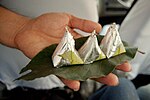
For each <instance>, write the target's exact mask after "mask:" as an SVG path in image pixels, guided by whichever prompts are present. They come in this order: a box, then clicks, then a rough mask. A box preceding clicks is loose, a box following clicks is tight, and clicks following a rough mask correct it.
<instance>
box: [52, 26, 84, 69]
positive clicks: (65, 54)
mask: <svg viewBox="0 0 150 100" xmlns="http://www.w3.org/2000/svg"><path fill="white" fill-rule="evenodd" d="M52 60H53V65H54V67H61V66H63V65H73V64H83V61H82V59H81V58H80V56H79V54H78V52H77V51H76V49H75V41H74V39H73V36H72V35H71V33H70V32H69V30H68V27H66V31H65V34H64V36H63V38H62V40H61V41H60V43H59V44H58V46H57V47H56V49H55V51H54V53H53V55H52Z"/></svg>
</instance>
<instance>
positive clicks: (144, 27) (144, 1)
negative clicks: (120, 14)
mask: <svg viewBox="0 0 150 100" xmlns="http://www.w3.org/2000/svg"><path fill="white" fill-rule="evenodd" d="M149 4H150V0H138V1H137V2H136V4H135V5H134V6H133V8H132V9H131V11H130V12H129V13H128V15H127V16H126V18H125V19H124V21H123V23H122V24H121V27H120V34H121V38H122V39H123V40H125V41H128V42H129V43H130V44H132V45H133V46H137V47H138V48H139V50H141V51H144V52H146V54H145V55H142V54H140V53H137V55H136V57H135V59H134V60H133V61H132V62H131V64H132V67H133V70H132V72H130V73H129V77H130V78H134V77H136V75H137V74H139V73H144V74H150V67H149V66H150V46H149V44H148V43H150V6H149Z"/></svg>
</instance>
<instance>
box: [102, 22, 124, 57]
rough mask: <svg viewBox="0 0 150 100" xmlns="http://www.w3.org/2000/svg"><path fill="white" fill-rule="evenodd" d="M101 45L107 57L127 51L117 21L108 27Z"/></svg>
mask: <svg viewBox="0 0 150 100" xmlns="http://www.w3.org/2000/svg"><path fill="white" fill-rule="evenodd" d="M100 47H101V49H102V51H103V52H104V54H105V55H106V56H107V58H110V57H112V56H115V55H118V54H121V53H124V52H126V50H125V47H124V45H123V43H122V41H121V38H120V35H119V32H118V29H117V27H116V24H115V23H113V24H112V25H110V27H109V28H108V30H107V33H106V35H105V36H104V38H103V39H102V41H101V43H100Z"/></svg>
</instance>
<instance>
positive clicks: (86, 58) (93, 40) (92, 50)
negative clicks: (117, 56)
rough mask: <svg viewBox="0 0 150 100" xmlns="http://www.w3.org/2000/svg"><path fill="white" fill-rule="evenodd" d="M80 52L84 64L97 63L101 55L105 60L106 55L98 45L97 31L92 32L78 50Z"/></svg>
mask: <svg viewBox="0 0 150 100" xmlns="http://www.w3.org/2000/svg"><path fill="white" fill-rule="evenodd" d="M78 52H79V55H80V57H81V59H82V60H83V62H84V64H89V63H92V62H93V61H96V60H97V59H98V58H99V57H100V55H102V57H103V58H105V55H104V54H103V52H102V51H101V49H100V47H99V45H98V40H97V37H96V33H95V30H94V31H93V32H92V34H91V35H90V36H89V38H88V39H87V41H86V42H85V43H84V44H83V46H82V47H81V48H80V49H79V50H78ZM98 60H99V59H98Z"/></svg>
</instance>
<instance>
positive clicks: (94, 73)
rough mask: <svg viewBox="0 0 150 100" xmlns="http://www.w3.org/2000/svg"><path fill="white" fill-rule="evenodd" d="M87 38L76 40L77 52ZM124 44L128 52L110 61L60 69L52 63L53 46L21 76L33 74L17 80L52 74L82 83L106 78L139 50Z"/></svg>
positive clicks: (99, 38) (37, 56)
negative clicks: (87, 80) (89, 79)
mask: <svg viewBox="0 0 150 100" xmlns="http://www.w3.org/2000/svg"><path fill="white" fill-rule="evenodd" d="M87 38H88V37H83V38H79V39H76V40H75V44H76V49H77V50H78V49H79V48H80V47H81V46H82V45H83V44H84V42H85V41H86V39H87ZM97 38H98V41H101V40H102V38H103V36H97ZM123 43H124V46H125V49H126V52H125V53H122V54H120V55H117V56H114V57H111V58H109V59H107V58H105V59H102V60H99V61H95V62H93V63H91V64H80V65H70V66H62V67H60V68H55V67H54V66H53V63H52V54H53V52H54V50H55V48H56V46H57V45H56V44H53V45H51V46H49V47H47V48H45V49H44V50H42V51H41V52H40V53H38V54H37V55H36V56H35V57H34V58H33V59H32V60H31V61H30V62H29V64H28V65H27V66H26V67H24V68H23V69H22V70H21V71H20V74H21V73H24V72H26V71H28V70H31V72H29V73H27V74H25V75H22V76H21V77H19V78H17V80H20V79H23V80H33V79H35V78H40V77H46V76H48V75H51V74H54V75H57V76H60V77H63V78H66V79H71V80H80V81H85V80H86V79H88V78H98V77H101V76H106V75H108V74H109V73H111V72H112V71H113V70H114V69H115V67H116V66H117V65H119V64H121V63H123V62H124V61H130V60H131V59H133V58H134V56H135V54H136V52H137V48H136V47H131V46H129V45H128V44H127V43H126V42H123Z"/></svg>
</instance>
